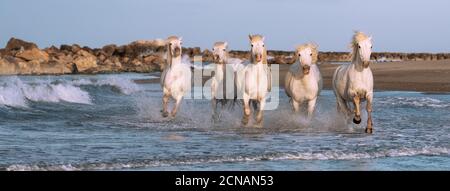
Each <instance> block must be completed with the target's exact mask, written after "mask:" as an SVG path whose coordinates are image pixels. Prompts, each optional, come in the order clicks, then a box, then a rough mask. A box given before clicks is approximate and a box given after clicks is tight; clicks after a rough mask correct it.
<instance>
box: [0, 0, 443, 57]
mask: <svg viewBox="0 0 450 191" xmlns="http://www.w3.org/2000/svg"><path fill="white" fill-rule="evenodd" d="M449 8H450V1H448V0H372V1H369V0H227V1H217V0H39V1H36V0H0V47H4V46H5V45H6V43H7V41H8V40H9V38H11V37H16V38H20V39H23V40H27V41H32V42H35V43H36V44H38V46H39V47H41V48H44V47H48V46H51V45H56V46H59V45H61V44H73V43H77V44H80V45H82V46H90V47H102V46H103V45H106V44H112V43H114V44H118V45H122V44H127V43H129V42H132V41H135V40H147V39H156V38H163V39H164V38H166V37H167V36H170V35H178V36H182V37H183V45H184V46H187V47H195V46H199V47H201V48H202V49H203V48H210V47H212V44H213V43H214V42H216V41H227V42H228V44H229V47H230V49H235V50H247V49H249V42H248V34H262V35H264V36H265V39H266V42H265V43H266V47H268V49H271V50H294V47H295V46H296V45H298V44H301V43H305V42H315V43H317V44H318V45H319V49H320V50H322V51H348V50H349V47H348V44H349V42H350V38H351V36H352V34H353V31H354V30H360V31H363V32H365V33H367V34H369V35H371V36H372V37H373V44H374V51H389V52H394V51H395V52H450V11H449V10H450V9H449Z"/></svg>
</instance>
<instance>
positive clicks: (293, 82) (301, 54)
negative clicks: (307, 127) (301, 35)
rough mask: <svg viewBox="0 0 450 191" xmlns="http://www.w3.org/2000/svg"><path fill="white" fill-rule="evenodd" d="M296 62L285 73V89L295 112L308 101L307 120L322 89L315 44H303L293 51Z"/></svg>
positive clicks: (310, 116)
mask: <svg viewBox="0 0 450 191" xmlns="http://www.w3.org/2000/svg"><path fill="white" fill-rule="evenodd" d="M295 58H296V62H295V64H293V65H292V66H291V67H290V68H289V71H288V72H287V74H286V78H285V91H286V94H287V95H288V96H289V97H290V98H291V103H292V108H293V110H294V111H295V112H298V111H299V110H300V106H301V105H302V104H303V103H305V102H307V103H308V120H310V119H311V118H312V115H313V113H314V108H315V106H316V101H317V97H318V96H319V94H320V91H321V90H322V76H321V74H320V71H319V68H318V67H317V65H316V63H317V58H318V51H317V46H316V45H315V44H304V45H300V46H298V47H297V49H296V51H295Z"/></svg>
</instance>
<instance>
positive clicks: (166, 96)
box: [161, 92, 170, 117]
mask: <svg viewBox="0 0 450 191" xmlns="http://www.w3.org/2000/svg"><path fill="white" fill-rule="evenodd" d="M169 98H170V95H169V94H168V93H167V92H164V95H163V99H162V105H163V109H162V111H161V112H162V116H163V117H168V116H169V112H167V106H168V103H169Z"/></svg>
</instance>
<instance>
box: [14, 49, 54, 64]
mask: <svg viewBox="0 0 450 191" xmlns="http://www.w3.org/2000/svg"><path fill="white" fill-rule="evenodd" d="M15 56H16V57H18V58H22V59H24V60H26V61H39V62H47V61H48V60H49V55H48V54H47V53H46V52H44V51H41V50H39V49H37V48H32V49H30V50H24V51H19V52H18V53H17V54H16V55H15Z"/></svg>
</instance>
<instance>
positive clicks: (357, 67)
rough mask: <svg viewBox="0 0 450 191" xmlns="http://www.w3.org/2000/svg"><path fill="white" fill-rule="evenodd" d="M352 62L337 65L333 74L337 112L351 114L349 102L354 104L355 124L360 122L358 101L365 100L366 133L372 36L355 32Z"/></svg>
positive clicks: (369, 130) (369, 113)
mask: <svg viewBox="0 0 450 191" xmlns="http://www.w3.org/2000/svg"><path fill="white" fill-rule="evenodd" d="M351 47H352V63H351V64H349V65H341V66H339V67H338V68H337V69H336V71H335V72H334V75H333V90H334V94H335V96H336V102H337V109H338V112H343V113H344V114H345V115H346V116H350V115H351V111H350V109H349V103H350V102H352V103H353V106H354V114H355V116H354V118H353V122H354V123H355V124H359V123H361V113H360V103H361V102H362V101H364V100H366V101H367V106H366V110H367V116H368V119H367V127H366V133H372V131H373V130H372V126H373V123H372V99H373V75H372V71H371V70H370V68H369V65H370V54H371V53H372V37H368V36H366V35H365V34H364V33H362V32H355V35H353V38H352V44H351Z"/></svg>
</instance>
